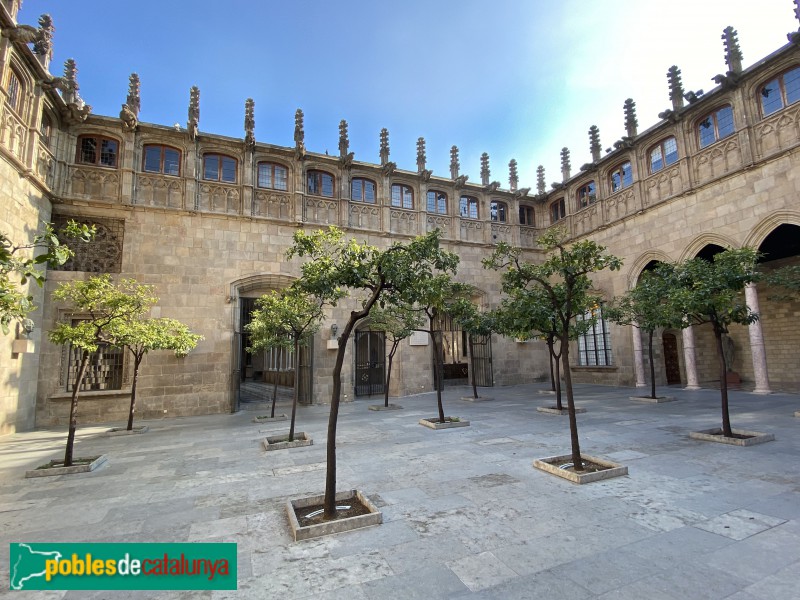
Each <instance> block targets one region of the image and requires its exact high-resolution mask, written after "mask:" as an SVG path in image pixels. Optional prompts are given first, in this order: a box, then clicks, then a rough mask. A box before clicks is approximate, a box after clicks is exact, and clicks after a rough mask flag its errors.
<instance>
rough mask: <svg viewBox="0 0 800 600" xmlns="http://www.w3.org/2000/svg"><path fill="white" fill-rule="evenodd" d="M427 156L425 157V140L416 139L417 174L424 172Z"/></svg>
mask: <svg viewBox="0 0 800 600" xmlns="http://www.w3.org/2000/svg"><path fill="white" fill-rule="evenodd" d="M426 162H427V156H425V138H423V137H421V138H417V173H422V172H423V171H424V170H425V164H426Z"/></svg>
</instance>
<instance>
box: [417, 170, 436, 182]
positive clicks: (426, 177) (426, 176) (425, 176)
mask: <svg viewBox="0 0 800 600" xmlns="http://www.w3.org/2000/svg"><path fill="white" fill-rule="evenodd" d="M431 175H433V171H431V170H430V169H422V170H421V171H420V172H419V178H420V180H421V181H430V180H431Z"/></svg>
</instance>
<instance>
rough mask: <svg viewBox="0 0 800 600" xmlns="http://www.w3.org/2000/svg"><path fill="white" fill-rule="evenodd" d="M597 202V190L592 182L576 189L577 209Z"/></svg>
mask: <svg viewBox="0 0 800 600" xmlns="http://www.w3.org/2000/svg"><path fill="white" fill-rule="evenodd" d="M595 202H597V189H596V187H595V185H594V181H590V182H588V183H586V184H584V185H582V186H581V187H580V188H578V209H581V208H586V207H587V206H589V205H590V204H594V203H595Z"/></svg>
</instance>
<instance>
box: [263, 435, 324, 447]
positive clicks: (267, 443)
mask: <svg viewBox="0 0 800 600" xmlns="http://www.w3.org/2000/svg"><path fill="white" fill-rule="evenodd" d="M263 443H264V450H285V449H287V448H301V447H303V446H311V445H313V444H314V440H312V439H311V438H310V437H308V434H307V433H304V432H302V431H298V432H297V433H295V434H294V440H292V441H291V442H290V441H289V434H288V433H284V434H283V435H271V436H267V437H265V438H264V442H263Z"/></svg>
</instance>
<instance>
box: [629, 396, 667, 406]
mask: <svg viewBox="0 0 800 600" xmlns="http://www.w3.org/2000/svg"><path fill="white" fill-rule="evenodd" d="M628 398H629V399H631V400H635V401H636V402H649V403H651V404H661V403H662V402H675V396H656V397H655V398H651V397H650V396H628Z"/></svg>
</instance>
